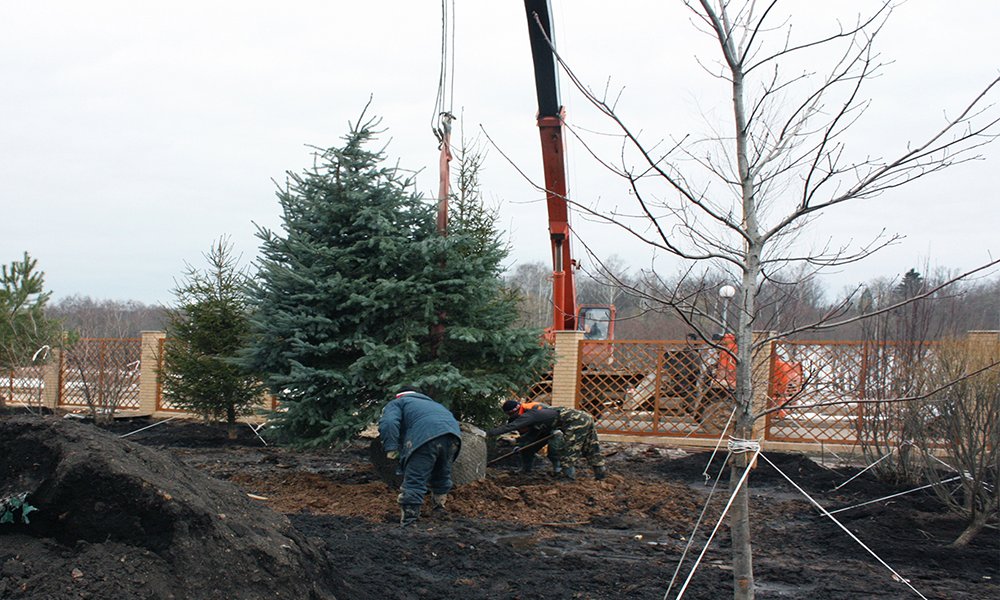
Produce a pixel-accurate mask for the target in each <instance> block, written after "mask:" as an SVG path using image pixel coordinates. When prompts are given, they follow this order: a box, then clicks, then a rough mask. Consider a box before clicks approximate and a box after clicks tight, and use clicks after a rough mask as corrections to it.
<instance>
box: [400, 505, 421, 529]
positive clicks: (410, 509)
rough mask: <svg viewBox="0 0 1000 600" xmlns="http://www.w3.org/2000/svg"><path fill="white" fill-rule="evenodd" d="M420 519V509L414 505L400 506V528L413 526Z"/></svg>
mask: <svg viewBox="0 0 1000 600" xmlns="http://www.w3.org/2000/svg"><path fill="white" fill-rule="evenodd" d="M419 518H420V507H419V506H416V505H412V504H404V505H402V506H400V516H399V526H400V527H406V526H408V525H413V524H414V523H416V522H417V519H419Z"/></svg>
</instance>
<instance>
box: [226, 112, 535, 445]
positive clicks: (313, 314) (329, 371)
mask: <svg viewBox="0 0 1000 600" xmlns="http://www.w3.org/2000/svg"><path fill="white" fill-rule="evenodd" d="M376 126H377V121H376V120H361V121H359V124H358V125H357V126H356V127H352V128H351V131H350V132H349V134H348V135H346V136H345V138H344V145H343V146H342V147H339V148H330V149H327V150H324V151H320V152H317V153H316V155H315V160H314V165H313V167H312V168H311V169H308V170H306V171H305V172H303V173H302V174H294V173H289V174H288V181H287V183H286V185H285V187H284V188H283V189H281V190H279V192H278V199H279V202H280V204H281V208H282V211H283V218H282V220H283V223H282V229H283V231H282V232H281V233H280V234H279V233H276V232H274V231H270V230H266V229H260V230H259V231H258V237H259V238H260V240H261V241H262V244H261V258H260V265H259V272H258V275H257V278H256V282H255V283H254V284H253V286H252V290H251V297H252V298H253V302H254V304H255V306H256V309H257V310H256V314H255V317H254V329H255V334H256V335H255V336H254V340H253V342H252V343H251V345H250V346H249V348H248V349H247V351H246V353H245V354H244V366H245V367H246V368H248V369H250V370H251V371H253V372H255V373H259V374H261V376H262V377H263V379H264V381H265V383H266V384H267V385H268V387H269V388H270V389H271V390H272V392H273V393H275V394H276V395H277V396H278V398H279V400H280V402H281V408H282V410H281V412H279V414H278V415H277V418H276V421H275V422H276V425H277V427H278V431H279V432H280V433H281V434H283V435H284V437H285V438H286V439H288V440H289V441H292V442H295V443H299V444H308V445H318V444H327V443H333V442H337V441H341V440H345V439H348V438H350V437H351V436H353V435H354V434H356V433H357V432H358V431H360V430H361V429H362V428H364V427H365V426H367V425H368V424H369V423H371V422H372V421H373V420H374V419H375V418H376V417H377V415H378V413H379V411H380V410H381V407H382V405H383V404H384V403H385V402H386V401H387V400H388V399H389V398H390V397H391V394H392V392H394V391H395V390H396V389H398V388H399V387H401V386H403V385H416V386H419V387H420V388H422V389H423V390H424V391H426V392H427V393H428V394H429V395H431V396H432V397H433V398H435V399H436V400H438V401H440V402H442V403H443V404H445V405H446V406H449V407H450V408H451V409H452V410H453V412H455V414H456V416H457V417H458V418H460V419H464V420H470V421H473V422H480V423H484V422H486V421H488V420H490V419H491V418H493V417H494V416H495V415H496V414H497V409H496V406H497V403H498V401H499V400H500V399H501V398H503V397H504V396H506V395H508V394H510V393H512V392H516V391H518V390H519V389H522V388H523V387H525V386H526V385H528V384H529V383H530V382H531V381H533V380H534V379H535V378H536V377H537V376H538V374H539V373H540V372H541V371H542V370H543V369H545V368H546V367H547V365H548V361H549V354H548V350H547V349H545V348H543V347H542V346H541V345H540V344H539V334H540V332H539V331H537V330H531V329H519V328H516V327H515V326H514V323H515V321H516V319H517V301H518V300H517V297H516V295H514V294H513V293H511V292H510V291H508V290H506V289H505V288H504V286H503V283H502V280H501V278H500V273H501V271H502V261H503V260H504V258H505V257H506V250H505V248H504V247H503V245H502V244H500V243H499V241H498V238H497V236H495V235H494V236H492V238H491V237H489V236H486V237H484V236H483V235H481V231H480V230H479V229H477V228H471V227H466V228H464V229H463V227H461V226H459V227H456V229H455V231H454V233H453V234H451V235H448V236H441V235H439V234H438V233H437V232H436V230H435V213H434V207H433V206H431V205H430V204H428V203H426V202H424V201H423V199H422V198H421V197H420V195H419V194H417V193H416V192H414V191H413V180H412V178H410V177H406V176H403V175H402V174H401V173H400V171H399V170H398V169H396V168H393V167H387V166H385V165H384V164H383V163H384V159H385V157H384V154H383V153H382V152H381V151H376V150H370V149H369V146H370V145H371V144H372V143H373V142H374V140H375V136H376V134H377V132H376V131H375V129H374V128H375V127H376ZM477 233H478V235H477Z"/></svg>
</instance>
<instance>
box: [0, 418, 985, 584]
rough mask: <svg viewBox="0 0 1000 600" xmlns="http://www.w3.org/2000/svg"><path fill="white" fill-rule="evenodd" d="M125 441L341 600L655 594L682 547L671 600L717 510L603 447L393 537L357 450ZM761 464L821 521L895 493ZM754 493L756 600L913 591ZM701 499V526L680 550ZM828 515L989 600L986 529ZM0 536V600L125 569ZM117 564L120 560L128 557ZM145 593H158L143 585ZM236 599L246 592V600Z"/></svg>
mask: <svg viewBox="0 0 1000 600" xmlns="http://www.w3.org/2000/svg"><path fill="white" fill-rule="evenodd" d="M148 424H150V421H145V420H137V421H131V422H118V423H116V425H115V426H114V431H115V432H116V433H118V434H122V433H127V432H130V431H135V430H136V429H139V428H140V427H143V426H146V425H148ZM126 439H127V443H126V445H131V444H139V445H141V446H144V447H145V448H149V449H153V450H155V451H156V452H159V453H164V454H169V455H170V457H171V460H173V459H174V458H176V459H179V461H180V462H179V463H178V464H180V463H184V464H185V465H187V466H190V467H193V469H196V470H197V471H199V472H200V473H201V474H207V475H209V476H211V478H212V480H213V481H215V480H218V481H228V482H230V483H231V484H234V485H235V486H236V491H238V492H239V493H241V494H244V495H248V496H247V498H250V499H251V500H252V501H253V502H255V503H259V504H261V505H263V507H269V508H270V509H273V510H274V511H276V512H278V513H280V514H282V515H284V516H285V517H287V519H288V521H289V522H290V523H291V525H292V526H293V527H294V529H295V530H296V531H297V532H299V533H301V534H302V535H303V536H304V538H306V539H309V540H310V543H311V544H314V545H315V547H316V548H318V549H319V550H320V552H322V553H324V554H325V558H326V562H325V563H323V564H320V565H318V569H319V574H316V575H311V576H313V577H319V578H322V579H324V581H323V582H322V583H323V585H321V586H318V587H319V588H322V589H330V590H333V591H334V593H336V594H337V598H340V599H341V600H347V599H354V598H356V599H368V598H371V599H375V598H378V599H383V598H386V599H393V598H399V599H411V598H412V599H417V598H462V599H487V598H489V599H494V598H509V599H524V600H527V599H535V598H537V599H542V598H545V599H551V598H588V599H612V598H615V599H617V598H636V599H645V598H648V599H662V598H664V597H665V593H666V591H667V589H668V586H669V585H670V582H671V579H672V578H673V577H674V573H675V570H676V569H677V565H678V562H679V561H680V558H681V556H682V553H684V551H685V549H686V548H689V549H688V557H687V559H686V560H685V561H684V566H683V568H682V569H681V570H680V572H679V574H678V575H677V580H676V582H675V583H674V585H673V588H672V591H671V593H670V595H669V598H676V597H677V593H678V591H679V590H680V588H681V586H682V585H683V583H684V581H685V579H686V578H687V576H688V573H689V571H690V565H691V563H692V562H693V560H694V558H695V557H696V556H697V555H698V553H700V552H701V550H702V548H703V546H704V540H705V538H706V536H707V535H708V534H709V533H710V532H711V530H712V528H713V527H714V525H715V523H716V521H717V516H718V514H719V512H720V511H721V509H722V507H723V505H724V503H725V501H726V499H727V498H728V496H727V494H726V493H725V486H726V477H725V476H723V481H722V482H721V483H720V487H719V488H718V489H717V490H716V491H715V493H714V494H712V490H713V487H712V485H711V483H712V482H711V481H709V482H708V483H706V478H705V476H704V474H703V473H704V471H705V468H706V465H707V464H708V461H709V458H710V455H709V454H708V453H688V452H684V451H682V450H677V449H672V448H666V447H658V446H652V445H617V444H607V445H605V454H606V455H607V459H608V465H609V468H610V471H611V475H610V476H609V477H608V479H607V480H605V481H595V480H593V479H592V478H591V477H590V475H589V473H584V474H583V475H582V476H581V477H580V479H579V480H578V481H575V482H566V481H558V482H557V481H554V480H552V479H551V478H549V477H548V476H547V475H546V474H545V473H543V472H539V473H535V474H531V475H522V474H520V473H518V472H517V471H516V469H515V468H514V467H513V465H510V466H508V465H501V466H500V467H499V468H491V469H490V471H489V476H488V478H487V479H486V480H484V481H480V482H476V483H473V484H469V485H466V486H462V487H459V488H456V489H455V491H454V492H453V494H452V495H451V500H450V503H449V509H450V510H449V513H448V514H447V516H445V517H440V518H438V517H429V516H427V517H425V518H423V519H422V520H421V521H420V522H419V525H418V526H416V527H411V528H406V529H400V528H399V526H398V525H397V520H398V509H397V507H396V505H395V491H394V490H392V489H389V487H388V486H387V485H386V484H384V483H382V482H381V481H380V480H379V479H378V477H377V476H376V474H375V472H374V469H373V468H372V467H371V465H370V464H369V462H368V459H367V457H368V445H367V444H368V443H367V441H359V442H358V443H355V444H352V445H349V446H347V447H345V448H341V449H337V450H323V451H304V452H300V451H293V450H288V449H282V448H276V447H271V446H265V445H264V444H263V443H262V442H261V440H259V439H258V438H257V437H256V435H255V434H254V433H253V431H251V430H250V428H249V427H243V428H241V430H240V438H239V439H238V440H236V441H234V442H230V441H228V440H226V439H225V434H224V432H222V431H221V430H219V429H215V428H212V427H209V426H206V425H203V424H200V423H193V422H181V421H172V422H169V423H164V424H161V425H158V426H156V427H153V428H151V429H147V430H145V431H143V432H139V433H136V434H134V435H131V436H129V437H128V438H126ZM768 456H769V458H770V459H771V460H772V461H774V463H775V464H776V465H777V467H778V468H779V469H780V470H781V471H783V472H785V473H786V474H788V475H790V476H791V477H792V478H793V479H794V480H795V481H796V482H797V483H798V485H800V486H801V487H802V488H804V489H805V490H806V491H807V492H808V493H809V494H810V495H812V496H813V497H814V498H815V499H816V500H818V501H819V502H820V503H821V504H822V505H823V506H826V507H828V508H829V509H831V510H832V509H835V508H841V507H848V506H855V505H857V504H859V503H861V502H865V501H868V500H872V499H875V498H880V497H883V496H886V495H889V494H891V493H893V492H894V491H899V490H893V489H891V488H890V487H888V486H885V485H883V484H880V483H878V482H876V481H874V480H873V479H872V478H870V477H869V476H868V474H864V475H862V476H861V477H858V478H857V479H855V480H854V481H852V482H851V483H849V484H848V485H846V486H844V487H843V488H841V489H840V490H838V491H836V492H834V491H832V489H833V488H834V487H836V486H838V485H840V484H842V483H843V482H845V481H847V480H848V479H850V478H851V477H852V476H853V475H854V474H856V473H857V469H856V468H840V469H834V468H829V467H824V466H821V465H820V464H818V463H817V462H815V461H813V460H810V459H808V458H806V457H803V456H800V455H781V454H774V455H768ZM721 460H722V458H721V457H716V458H715V459H714V461H713V463H712V465H711V466H710V467H709V472H710V473H711V474H713V475H714V474H715V473H717V472H718V470H719V467H720V466H721ZM751 487H752V511H753V516H754V525H753V536H754V568H755V574H756V578H757V597H758V598H761V599H765V600H766V599H769V598H810V599H811V600H833V599H848V598H850V599H852V600H854V599H858V598H872V597H879V598H882V599H895V598H919V597H920V596H919V595H918V594H917V593H916V592H914V591H913V590H911V589H910V588H909V587H907V586H906V585H905V584H904V583H903V582H901V581H898V580H897V579H896V578H895V577H894V576H893V574H892V573H890V572H889V571H888V570H887V569H886V567H884V566H882V565H881V564H879V562H878V561H877V560H876V559H875V558H874V557H872V556H871V554H869V553H868V552H867V551H866V550H865V549H864V548H862V547H861V546H860V545H859V544H858V543H857V542H855V541H854V540H852V539H851V538H850V537H849V536H848V535H847V534H846V533H845V532H844V531H842V530H841V529H840V528H839V527H838V526H837V525H836V524H834V523H833V522H831V521H830V520H828V519H827V518H825V517H823V516H821V515H820V514H819V513H818V511H817V510H816V509H814V508H813V507H812V506H811V505H810V504H809V502H808V500H806V498H805V497H804V496H803V495H802V494H801V493H799V492H798V491H796V490H795V489H794V488H793V487H792V486H791V485H789V484H788V483H787V482H786V481H785V479H784V478H783V477H782V476H781V475H779V474H778V473H777V472H776V471H775V469H773V468H772V467H770V466H769V465H767V464H766V463H764V462H761V464H760V466H759V467H758V468H757V469H756V470H755V471H754V472H753V475H752V480H751ZM710 496H711V498H710ZM706 504H707V506H708V509H707V512H706V513H705V515H704V516H703V517H702V519H703V520H702V525H701V526H700V528H699V529H698V531H697V533H695V534H694V536H693V542H691V540H692V532H693V531H695V524H696V522H697V521H698V519H699V517H700V516H701V515H702V510H703V508H704V507H705V506H706ZM263 507H262V508H263ZM279 516H280V515H279ZM837 516H838V517H839V519H840V521H841V522H842V523H843V524H844V525H845V526H846V527H847V528H848V529H849V530H850V531H851V532H853V533H854V534H855V535H856V536H857V537H858V538H860V540H861V541H862V542H864V543H865V544H866V545H868V546H869V547H870V548H871V550H872V551H873V552H874V553H875V554H877V555H878V556H879V557H880V558H881V559H882V560H884V561H885V562H886V563H888V565H890V566H891V567H892V568H893V569H895V571H896V572H898V573H899V574H900V575H901V576H902V577H903V578H905V579H906V580H908V581H909V584H910V585H912V586H913V588H915V589H916V590H917V591H919V593H920V594H922V595H923V596H924V597H926V598H946V599H956V600H957V599H965V598H969V599H971V598H977V599H987V598H989V599H993V598H1000V535H998V533H997V531H996V530H995V529H992V530H986V531H985V532H984V533H982V534H981V535H980V537H979V538H978V539H977V540H976V541H975V542H974V543H973V544H972V545H971V546H970V547H968V548H965V549H962V550H953V549H950V548H946V547H945V546H946V544H947V543H948V542H950V541H951V540H952V539H954V538H955V537H956V536H957V535H958V533H959V532H960V531H961V528H962V523H961V522H960V521H959V520H957V519H956V518H954V517H953V516H951V515H949V514H947V513H945V512H944V511H943V510H942V509H941V508H940V507H939V505H938V504H937V502H936V500H934V498H933V497H932V496H931V495H929V494H928V493H925V492H917V493H913V494H908V495H905V496H900V497H898V498H895V499H893V500H891V501H887V502H878V503H874V504H869V505H866V506H863V507H858V508H853V509H851V510H847V511H844V512H841V513H838V515H837ZM286 533H287V532H286ZM5 538H6V539H7V540H12V539H15V537H14V536H12V535H10V532H9V531H8V532H6V533H5V531H4V530H3V529H0V598H4V599H6V598H36V597H37V598H51V599H53V600H62V599H64V598H66V599H68V598H81V597H84V598H86V597H93V598H98V597H102V596H101V595H100V594H96V595H95V594H94V593H93V592H92V591H91V592H88V589H89V588H87V586H86V585H85V583H86V582H83V581H80V580H81V579H83V578H75V579H74V578H73V575H72V574H71V569H70V567H71V565H72V564H74V560H80V558H81V556H83V555H82V554H81V553H88V556H89V557H90V558H91V559H93V557H94V556H95V555H96V554H95V552H96V550H97V549H100V547H101V546H102V545H108V546H109V548H108V550H109V551H108V552H107V553H105V554H106V556H108V557H112V558H113V557H119V558H114V560H110V559H109V560H107V561H106V564H102V563H101V561H100V560H96V559H94V560H92V561H91V563H89V564H88V567H87V569H88V572H87V574H86V577H89V578H91V579H95V580H96V579H99V578H101V577H103V578H104V579H105V580H108V579H113V578H114V577H113V575H112V574H113V573H115V572H118V571H120V570H121V569H123V566H122V562H121V560H120V557H122V556H125V555H128V554H129V552H130V551H131V550H130V548H128V547H127V544H122V543H121V542H115V541H111V540H109V541H107V542H106V543H102V542H100V541H93V540H92V541H88V542H85V543H83V545H82V549H81V547H80V546H81V544H80V543H73V542H72V541H70V540H54V539H42V538H39V539H36V540H35V542H36V543H34V544H30V543H27V542H26V541H25V539H26V538H25V535H24V531H23V530H22V531H19V532H18V533H17V535H16V539H17V540H18V546H17V549H18V551H19V552H20V553H19V554H14V553H12V551H11V549H10V547H9V544H6V543H5ZM112 544H114V547H113V548H110V546H111V545H112ZM689 544H690V545H689ZM308 549H309V548H306V550H308ZM188 551H190V552H197V549H195V548H192V549H190V550H188ZM176 552H177V549H174V553H175V554H176ZM135 554H136V555H139V556H137V560H138V558H142V557H145V558H144V559H143V560H144V561H145V562H146V563H149V564H153V563H156V561H162V556H163V554H164V549H162V548H161V549H159V550H148V549H143V550H142V551H141V552H140V551H136V552H135ZM147 555H148V556H147ZM729 559H730V547H729V536H728V531H727V529H726V528H725V527H724V526H723V527H722V528H721V529H720V531H719V533H718V534H717V535H716V539H715V542H714V543H713V544H712V545H711V546H709V549H708V551H707V552H706V553H705V555H704V557H703V558H702V559H701V566H700V567H699V568H698V569H697V571H695V574H694V576H693V577H692V578H691V580H690V583H689V584H688V586H687V588H686V590H685V592H684V595H683V597H684V598H689V599H720V598H726V597H731V596H732V572H731V570H730V568H729V566H728V564H727V563H728V561H729ZM115 561H119V562H115ZM124 562H125V563H126V564H130V563H131V558H129V559H128V560H127V561H124ZM43 564H44V565H48V566H47V567H45V568H47V569H49V570H50V571H51V572H52V573H53V575H52V577H64V578H65V579H66V580H67V581H69V582H70V583H67V584H66V585H63V586H61V587H60V586H48V588H46V592H45V594H44V595H32V590H31V587H30V586H29V587H25V585H24V584H25V582H29V581H31V582H37V581H39V570H40V569H41V567H40V566H39V565H43ZM137 564H139V565H140V567H141V565H142V563H137ZM154 566H155V565H154ZM220 568H222V569H225V566H224V565H223V566H221V567H220ZM60 570H63V571H66V573H64V574H63V573H61V572H58V571H60ZM101 570H105V571H107V572H106V573H101V572H99V571H101ZM164 573H167V574H169V571H162V572H161V571H154V573H153V574H152V575H150V577H151V578H154V577H155V578H162V577H164V576H166V575H164ZM143 576H144V575H143V573H142V569H141V568H138V569H136V568H133V569H132V572H131V573H130V575H129V577H130V578H131V579H130V581H137V582H138V584H137V585H140V584H141V583H142V578H143ZM241 576H242V575H241V573H234V574H233V575H232V577H231V579H233V580H234V581H232V582H230V583H231V584H232V587H231V590H230V591H229V592H227V593H229V594H230V597H234V598H238V597H251V596H250V593H249V590H252V589H255V588H254V586H255V585H258V586H259V580H258V583H257V584H254V583H253V582H251V581H245V582H243V581H239V578H240V577H241ZM258 577H259V575H258ZM153 583H157V585H159V583H158V580H157V581H155V582H151V585H152V584H153ZM74 586H75V587H74ZM241 586H244V587H241ZM314 587H315V586H314ZM240 589H245V590H248V591H247V594H246V596H243V595H242V594H241V593H240V591H239V590H240ZM232 590H236V591H232ZM88 593H89V594H90V595H88ZM195 596H196V594H195V593H194V592H192V594H191V597H195ZM117 597H133V596H117ZM134 597H137V598H138V597H154V596H149V595H147V596H143V595H135V596H134ZM155 597H160V596H155ZM163 597H167V596H163ZM175 597H178V598H180V597H184V596H183V593H181V594H179V595H175ZM198 597H201V596H198ZM205 597H207V596H205Z"/></svg>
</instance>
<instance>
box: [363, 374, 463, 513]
mask: <svg viewBox="0 0 1000 600" xmlns="http://www.w3.org/2000/svg"><path fill="white" fill-rule="evenodd" d="M402 390H403V391H401V392H400V393H398V394H396V398H395V399H393V400H392V401H390V402H389V403H388V404H386V405H385V408H384V409H382V417H381V418H380V419H379V422H378V431H379V436H380V437H381V438H382V449H383V450H385V455H386V458H388V459H389V460H396V459H397V458H398V459H399V462H400V465H401V466H402V469H403V484H402V486H401V488H402V491H401V492H400V494H399V497H398V499H397V500H398V501H399V505H400V519H399V524H400V525H402V526H403V527H406V526H407V525H410V524H412V523H413V522H415V521H416V520H417V519H419V518H420V506H421V505H422V504H423V503H424V495H425V494H427V488H428V487H430V490H431V504H432V506H433V509H434V510H435V511H439V510H444V505H445V502H446V501H447V499H448V492H449V491H450V490H451V487H452V482H451V465H452V463H453V462H454V461H455V458H456V457H457V456H458V451H459V448H460V446H461V443H462V432H461V430H460V429H459V427H458V421H456V420H455V417H454V416H452V414H451V411H449V410H448V409H447V408H445V407H444V406H442V405H441V404H438V403H437V402H435V401H434V400H431V399H430V398H429V397H427V396H425V395H423V394H421V393H420V392H419V391H417V390H416V389H415V388H412V387H404V388H402Z"/></svg>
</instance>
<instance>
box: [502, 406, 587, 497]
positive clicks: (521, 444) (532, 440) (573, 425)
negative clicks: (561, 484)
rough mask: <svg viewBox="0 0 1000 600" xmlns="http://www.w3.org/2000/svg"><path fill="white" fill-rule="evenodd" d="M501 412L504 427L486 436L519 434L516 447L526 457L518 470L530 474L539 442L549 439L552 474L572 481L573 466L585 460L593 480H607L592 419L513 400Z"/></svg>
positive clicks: (571, 409) (574, 412)
mask: <svg viewBox="0 0 1000 600" xmlns="http://www.w3.org/2000/svg"><path fill="white" fill-rule="evenodd" d="M502 408H503V411H504V413H506V414H507V419H508V420H507V424H506V425H501V426H500V427H496V428H494V429H491V430H489V431H487V432H486V435H488V436H497V435H503V434H505V433H509V432H511V431H517V432H519V433H520V436H519V437H518V441H517V447H518V449H520V450H521V452H522V453H524V456H525V457H527V459H525V457H522V459H521V466H522V469H524V470H526V471H530V470H531V464H532V462H533V461H534V455H535V453H536V452H538V449H539V448H540V447H541V446H542V443H541V441H542V440H543V439H545V438H546V436H551V437H549V438H548V445H549V459H550V460H551V461H552V470H553V473H555V474H556V475H562V476H564V477H566V478H568V479H575V478H576V464H577V463H578V462H580V461H581V460H585V461H586V462H587V464H589V465H590V467H591V468H592V469H593V470H594V479H604V478H605V477H606V476H607V470H606V469H605V466H604V456H603V455H602V454H601V446H600V443H599V442H598V440H597V431H596V430H595V429H594V419H593V418H592V417H591V416H590V415H589V414H587V413H585V412H583V411H581V410H576V409H574V408H564V407H559V408H555V407H551V406H548V405H547V404H542V403H540V402H518V401H517V400H507V401H505V402H504V403H503V407H502Z"/></svg>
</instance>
